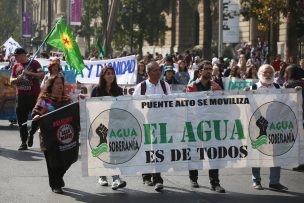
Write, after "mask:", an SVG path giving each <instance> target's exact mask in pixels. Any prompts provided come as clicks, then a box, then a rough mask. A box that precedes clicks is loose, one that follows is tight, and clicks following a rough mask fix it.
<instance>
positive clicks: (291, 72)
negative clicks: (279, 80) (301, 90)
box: [285, 64, 301, 81]
mask: <svg viewBox="0 0 304 203" xmlns="http://www.w3.org/2000/svg"><path fill="white" fill-rule="evenodd" d="M285 73H286V74H285V75H286V77H287V78H285V80H286V81H288V80H301V77H300V74H299V68H298V67H297V65H296V64H290V65H288V66H287V67H286V69H285Z"/></svg>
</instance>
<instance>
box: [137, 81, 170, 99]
mask: <svg viewBox="0 0 304 203" xmlns="http://www.w3.org/2000/svg"><path fill="white" fill-rule="evenodd" d="M160 86H161V87H162V89H163V92H164V94H167V88H166V84H165V82H164V81H163V80H160ZM146 90H147V83H146V81H145V80H144V81H142V82H141V83H140V94H141V95H145V94H146Z"/></svg>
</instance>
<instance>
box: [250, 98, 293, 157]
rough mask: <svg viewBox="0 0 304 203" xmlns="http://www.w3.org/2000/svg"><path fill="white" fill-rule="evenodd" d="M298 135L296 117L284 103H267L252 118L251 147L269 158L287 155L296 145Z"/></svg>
mask: <svg viewBox="0 0 304 203" xmlns="http://www.w3.org/2000/svg"><path fill="white" fill-rule="evenodd" d="M297 135H298V124H297V118H296V115H295V113H294V112H293V111H292V109H291V108H290V107H289V106H288V105H286V104H284V103H282V102H277V101H273V102H268V103H265V104H263V105H261V106H260V107H259V108H258V109H257V110H256V111H255V112H254V113H253V115H252V116H251V118H250V122H249V136H250V139H251V146H252V148H253V149H257V150H259V151H260V152H261V153H263V154H265V155H267V156H280V155H283V154H285V153H287V152H288V151H289V150H290V149H291V148H292V146H293V145H294V143H295V141H296V139H297Z"/></svg>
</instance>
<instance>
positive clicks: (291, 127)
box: [288, 121, 294, 129]
mask: <svg viewBox="0 0 304 203" xmlns="http://www.w3.org/2000/svg"><path fill="white" fill-rule="evenodd" d="M288 129H294V127H293V124H292V122H291V121H290V122H289V125H288Z"/></svg>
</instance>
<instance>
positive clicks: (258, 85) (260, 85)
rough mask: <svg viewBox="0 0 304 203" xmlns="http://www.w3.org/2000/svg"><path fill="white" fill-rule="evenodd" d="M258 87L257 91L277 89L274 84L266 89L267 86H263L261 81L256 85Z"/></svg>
mask: <svg viewBox="0 0 304 203" xmlns="http://www.w3.org/2000/svg"><path fill="white" fill-rule="evenodd" d="M256 86H257V89H260V88H268V89H276V87H275V86H274V85H273V84H271V85H269V86H267V87H266V86H264V85H262V83H261V82H260V81H259V82H257V83H256Z"/></svg>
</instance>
